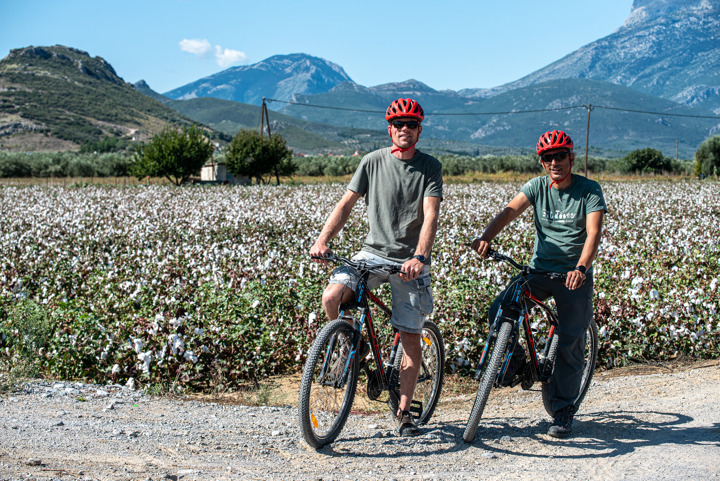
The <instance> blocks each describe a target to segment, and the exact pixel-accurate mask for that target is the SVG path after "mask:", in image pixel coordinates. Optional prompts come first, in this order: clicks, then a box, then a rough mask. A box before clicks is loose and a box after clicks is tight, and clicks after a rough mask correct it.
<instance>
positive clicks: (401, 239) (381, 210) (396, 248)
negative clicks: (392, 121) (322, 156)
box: [348, 147, 443, 263]
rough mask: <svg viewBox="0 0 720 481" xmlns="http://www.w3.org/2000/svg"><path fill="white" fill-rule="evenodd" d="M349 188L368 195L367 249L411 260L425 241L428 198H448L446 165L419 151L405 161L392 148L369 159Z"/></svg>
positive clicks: (389, 256)
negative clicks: (445, 194) (444, 194)
mask: <svg viewBox="0 0 720 481" xmlns="http://www.w3.org/2000/svg"><path fill="white" fill-rule="evenodd" d="M348 189H349V190H351V191H353V192H356V193H358V194H361V195H363V196H365V205H367V216H368V224H369V227H370V231H369V232H368V235H367V237H366V238H365V244H364V245H363V249H362V250H364V251H367V252H371V253H373V254H377V255H379V256H381V257H384V258H386V259H388V260H391V261H396V262H405V261H406V260H408V259H410V258H411V257H412V256H413V255H414V254H415V249H416V247H417V244H418V242H419V240H420V230H421V228H422V225H423V221H424V219H425V215H424V213H423V199H424V198H425V197H441V198H442V190H443V179H442V164H440V162H439V161H438V160H437V159H436V158H435V157H432V156H430V155H427V154H425V153H422V152H420V151H419V150H418V151H416V152H415V155H414V156H413V158H412V159H410V160H400V159H398V158H397V157H395V156H394V155H392V154H391V153H390V147H387V148H384V149H380V150H376V151H374V152H370V153H369V154H367V155H366V156H365V157H363V159H362V161H360V165H359V166H358V168H357V170H356V171H355V175H353V178H352V179H351V180H350V184H348ZM429 261H430V260H429V259H428V263H429Z"/></svg>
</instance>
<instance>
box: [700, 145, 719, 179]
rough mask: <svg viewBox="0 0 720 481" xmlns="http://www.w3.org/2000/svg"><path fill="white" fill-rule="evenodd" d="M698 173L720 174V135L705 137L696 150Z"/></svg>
mask: <svg viewBox="0 0 720 481" xmlns="http://www.w3.org/2000/svg"><path fill="white" fill-rule="evenodd" d="M695 173H696V174H697V175H715V176H717V175H720V135H713V136H712V137H710V138H708V139H705V141H704V142H703V143H702V144H700V147H699V148H698V149H697V152H695Z"/></svg>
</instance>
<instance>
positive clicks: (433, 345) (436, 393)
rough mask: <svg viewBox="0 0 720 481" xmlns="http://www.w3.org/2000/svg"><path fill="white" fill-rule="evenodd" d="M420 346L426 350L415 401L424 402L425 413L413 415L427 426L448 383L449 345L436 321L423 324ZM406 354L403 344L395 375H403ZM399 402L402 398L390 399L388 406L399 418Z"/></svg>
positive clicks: (414, 397) (395, 363) (416, 387)
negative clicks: (446, 377) (403, 357)
mask: <svg viewBox="0 0 720 481" xmlns="http://www.w3.org/2000/svg"><path fill="white" fill-rule="evenodd" d="M420 347H421V349H422V364H421V365H420V372H419V373H418V380H417V384H416V385H415V393H414V395H413V400H414V401H419V402H420V403H422V412H421V413H420V414H419V415H415V413H413V418H414V419H415V423H417V424H418V425H420V424H425V423H427V422H428V421H429V420H430V418H431V417H432V415H433V412H435V408H436V407H437V403H438V401H439V400H440V391H441V390H442V386H443V382H444V380H445V343H444V342H443V340H442V336H441V334H440V329H438V327H437V325H436V324H435V323H434V322H432V321H425V323H424V324H423V331H422V338H421V340H420ZM402 354H403V348H402V344H399V345H398V350H397V354H396V355H395V362H394V365H393V376H398V375H399V374H400V363H401V361H402ZM396 379H397V378H396ZM392 384H393V383H392V382H391V385H392ZM399 385H400V383H399V382H398V386H399ZM398 402H399V399H397V398H395V396H390V399H389V400H388V406H389V407H390V415H391V416H395V414H396V413H397V410H398Z"/></svg>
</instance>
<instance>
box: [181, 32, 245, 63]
mask: <svg viewBox="0 0 720 481" xmlns="http://www.w3.org/2000/svg"><path fill="white" fill-rule="evenodd" d="M178 45H180V50H182V51H183V52H188V53H191V54H193V55H197V56H198V57H209V56H210V55H211V53H212V50H213V48H212V45H211V44H210V42H209V41H208V40H207V39H205V38H202V39H200V38H184V39H182V40H181V41H180V42H179V43H178ZM246 60H247V55H245V52H241V51H239V50H232V49H230V48H222V47H221V46H220V45H215V61H216V62H217V64H218V65H219V66H221V67H229V66H230V65H236V64H239V63H243V62H245V61H246Z"/></svg>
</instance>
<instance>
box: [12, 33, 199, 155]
mask: <svg viewBox="0 0 720 481" xmlns="http://www.w3.org/2000/svg"><path fill="white" fill-rule="evenodd" d="M190 123H191V121H190V119H188V118H187V117H184V116H182V115H180V114H179V113H177V112H176V111H174V110H172V109H170V108H168V107H166V106H165V105H163V104H162V103H160V102H158V101H157V100H153V99H151V98H150V97H148V96H146V95H143V94H141V93H140V92H138V91H137V90H136V89H135V88H133V86H132V85H130V84H129V83H126V82H125V81H124V80H123V79H122V78H120V77H119V76H118V75H117V74H116V73H115V70H114V69H113V68H112V66H111V65H110V64H108V63H107V62H106V61H105V60H103V59H102V58H100V57H90V56H89V55H88V54H87V52H84V51H81V50H77V49H74V48H68V47H63V46H59V45H56V46H53V47H27V48H21V49H16V50H12V51H11V52H10V54H9V55H8V56H7V57H5V58H4V59H2V60H1V61H0V148H3V149H7V150H15V149H20V150H44V149H48V150H73V149H76V148H77V147H78V146H79V145H82V144H85V143H88V142H93V141H97V140H100V139H102V138H103V137H106V136H110V137H117V136H127V137H129V138H130V137H134V138H135V139H136V140H144V139H147V138H149V137H150V136H151V135H152V134H153V133H155V132H158V131H160V130H161V129H162V128H163V127H165V126H167V125H170V124H175V125H189V124H190ZM3 134H4V135H3Z"/></svg>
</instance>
